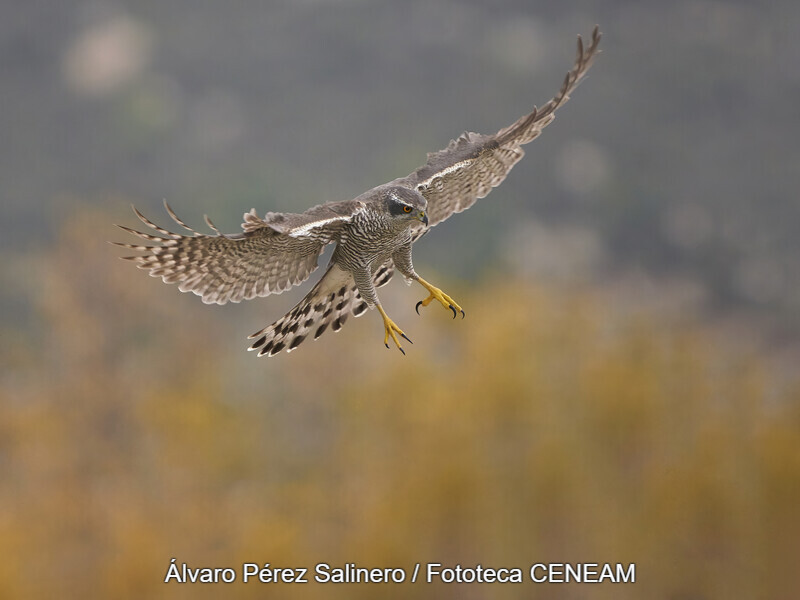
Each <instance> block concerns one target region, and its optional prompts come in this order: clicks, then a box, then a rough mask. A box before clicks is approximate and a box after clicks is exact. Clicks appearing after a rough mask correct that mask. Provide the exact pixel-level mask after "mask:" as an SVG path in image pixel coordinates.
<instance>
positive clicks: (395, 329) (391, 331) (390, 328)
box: [375, 304, 414, 354]
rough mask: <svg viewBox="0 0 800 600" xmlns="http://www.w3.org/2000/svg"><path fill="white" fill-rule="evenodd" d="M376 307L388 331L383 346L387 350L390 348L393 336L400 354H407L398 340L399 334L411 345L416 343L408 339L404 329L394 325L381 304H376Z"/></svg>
mask: <svg viewBox="0 0 800 600" xmlns="http://www.w3.org/2000/svg"><path fill="white" fill-rule="evenodd" d="M375 307H376V308H377V309H378V312H379V313H381V316H382V317H383V327H384V329H385V330H386V335H384V336H383V345H384V346H386V347H387V348H388V347H389V336H391V337H392V339H393V340H394V343H395V344H397V349H398V350H400V352H402V353H403V354H405V353H406V351H405V350H403V347H402V346H401V345H400V340H398V339H397V334H398V333H399V334H400V336H401V337H403V338H404V339H405V340H407V341H408V342H409V343H410V344H413V343H414V342H412V341H411V340H410V339H409V338H408V336H407V335H406V334H405V333H403V330H402V329H400V328H399V327H398V326H397V325H395V324H394V321H392V320H391V319H390V318H389V315H387V314H386V311H385V310H383V307H382V306H381V305H380V304H376V305H375Z"/></svg>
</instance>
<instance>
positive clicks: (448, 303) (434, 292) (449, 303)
mask: <svg viewBox="0 0 800 600" xmlns="http://www.w3.org/2000/svg"><path fill="white" fill-rule="evenodd" d="M417 281H419V283H420V285H421V286H422V287H424V288H425V289H426V290H428V292H429V293H430V296H428V297H427V298H425V300H420V301H419V302H417V306H416V307H415V309H416V311H417V314H419V307H420V305H422V306H428V304H430V303H431V302H433V301H434V300H438V301H439V302H440V303H441V305H442V306H444V307H445V308H449V309H450V310H452V311H453V318H454V319H455V318H456V315H457V314H458V313H459V312H460V313H461V318H462V319H463V318H464V309H462V308H461V307H460V306H459V305H458V303H457V302H456V301H455V300H453V299H452V298H451V297H450V296H448V295H447V294H445V293H444V292H443V291H442V290H440V289H439V288H437V287H436V286H433V285H431V284H430V283H428V282H427V281H425V280H424V279H423V278H422V277H419V276H418V277H417Z"/></svg>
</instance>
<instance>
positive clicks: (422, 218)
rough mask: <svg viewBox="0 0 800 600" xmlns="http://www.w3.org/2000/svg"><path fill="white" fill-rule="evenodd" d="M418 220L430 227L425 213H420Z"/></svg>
mask: <svg viewBox="0 0 800 600" xmlns="http://www.w3.org/2000/svg"><path fill="white" fill-rule="evenodd" d="M417 219H419V221H420V222H421V223H423V224H424V225H426V226H427V225H428V215H426V214H425V211H420V212H419V215H418V216H417Z"/></svg>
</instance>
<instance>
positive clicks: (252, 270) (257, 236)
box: [113, 200, 364, 304]
mask: <svg viewBox="0 0 800 600" xmlns="http://www.w3.org/2000/svg"><path fill="white" fill-rule="evenodd" d="M164 206H165V207H166V209H167V212H168V213H169V215H170V217H172V219H173V220H174V221H175V222H176V223H177V224H178V225H180V226H181V227H183V228H184V229H186V230H187V231H189V232H190V233H191V234H192V235H181V234H179V233H173V232H171V231H169V230H167V229H164V228H162V227H159V226H158V225H156V224H155V223H153V222H152V221H150V220H149V219H147V218H146V217H145V216H144V215H142V213H140V212H139V211H138V210H136V208H134V209H133V210H134V212H135V213H136V216H137V217H139V219H140V220H141V221H142V222H143V223H144V224H145V225H147V226H148V227H150V228H151V229H154V230H155V231H156V232H158V233H160V234H161V235H162V236H164V237H161V236H157V235H152V234H149V233H143V232H141V231H136V230H135V229H131V228H129V227H125V226H123V225H119V227H121V228H122V229H124V230H125V231H127V232H129V233H132V234H133V235H135V236H137V237H139V238H142V239H143V240H146V241H148V242H152V243H153V245H140V244H123V243H119V242H113V243H114V244H116V245H117V246H122V247H123V248H129V249H131V250H138V251H141V252H143V253H144V254H140V255H138V256H126V257H124V258H125V259H126V260H130V261H133V262H134V263H136V265H137V266H138V267H139V268H140V269H144V270H146V271H148V272H149V273H150V275H151V276H153V277H161V278H162V279H163V280H164V282H165V283H177V284H178V287H179V288H180V290H181V291H182V292H193V293H195V294H197V295H198V296H200V297H202V299H203V302H205V303H206V304H214V303H216V304H225V303H226V302H240V301H241V300H249V299H251V298H255V297H256V296H268V295H269V294H280V293H281V292H283V291H286V290H288V289H289V288H290V287H292V286H294V285H297V284H299V283H302V282H303V281H305V280H306V279H308V276H309V275H311V273H312V272H313V271H314V270H315V269H316V268H317V259H318V258H319V255H320V254H321V253H322V250H323V249H324V247H325V246H326V245H327V244H330V243H332V242H336V241H337V240H338V239H339V234H340V232H341V229H342V226H343V225H344V224H345V223H347V222H349V221H350V220H351V219H352V218H353V215H355V214H356V213H357V212H359V211H361V210H363V207H364V204H363V203H362V202H360V201H357V200H348V201H345V202H331V203H328V204H323V205H320V206H315V207H313V208H310V209H308V210H307V211H306V212H304V213H302V214H291V213H267V215H266V217H265V218H264V219H261V218H259V217H258V216H257V215H256V213H255V209H253V210H251V211H250V212H249V213H245V215H244V223H242V229H243V230H244V231H243V233H238V234H233V235H226V234H222V233H220V231H219V230H218V229H217V228H216V227H215V226H214V224H213V223H211V221H210V220H209V219H208V217H206V223H207V224H208V226H209V227H210V228H211V229H212V230H213V231H214V233H213V234H211V235H209V234H204V233H199V232H197V231H195V230H194V229H192V228H191V227H189V226H188V225H186V224H185V223H184V222H183V221H181V220H180V219H179V218H178V216H177V215H176V214H175V213H174V212H173V211H172V209H171V208H170V207H169V205H167V203H166V202H165V203H164Z"/></svg>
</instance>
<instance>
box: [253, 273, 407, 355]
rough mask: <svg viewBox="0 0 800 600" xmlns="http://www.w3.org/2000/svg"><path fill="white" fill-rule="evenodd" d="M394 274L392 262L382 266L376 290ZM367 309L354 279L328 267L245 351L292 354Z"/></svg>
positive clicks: (257, 333)
mask: <svg viewBox="0 0 800 600" xmlns="http://www.w3.org/2000/svg"><path fill="white" fill-rule="evenodd" d="M393 274H394V266H393V265H392V263H391V261H390V262H387V263H386V264H384V265H382V266H381V267H380V268H379V269H378V270H377V271H376V272H375V274H374V275H373V281H374V283H375V287H380V286H383V285H386V284H387V283H388V282H389V280H390V279H391V278H392V275H393ZM367 308H368V306H367V303H366V302H365V301H364V300H363V299H362V298H361V294H360V293H359V292H358V288H357V287H356V284H355V281H354V280H353V276H352V275H351V274H350V273H349V272H347V271H343V270H342V269H340V268H339V267H337V266H336V265H331V266H330V267H328V270H327V271H326V272H325V275H323V277H322V279H320V280H319V282H318V283H317V285H315V286H314V288H313V289H312V290H311V291H310V292H309V293H308V294H307V295H306V297H305V298H303V299H302V300H301V301H300V302H299V303H298V304H297V305H296V306H295V307H294V308H293V309H292V310H290V311H289V312H288V313H286V314H285V315H284V316H283V317H281V318H280V319H278V320H277V321H275V322H274V323H273V324H272V325H268V326H267V327H265V328H264V329H261V330H259V331H257V332H255V333H253V334H251V335H250V336H248V338H247V339H250V340H253V339H254V340H255V341H254V342H253V343H252V345H251V346H250V347H249V348H248V350H257V351H258V356H274V355H275V354H278V353H279V352H281V351H283V350H286V351H287V352H291V351H292V350H294V349H295V348H297V347H298V346H299V345H300V344H302V343H303V342H304V341H305V340H306V339H307V338H308V337H309V336H312V337H313V338H314V339H315V340H316V339H317V338H319V336H321V335H322V334H323V333H325V331H326V330H327V329H328V328H330V329H331V330H333V331H339V330H340V329H341V328H342V326H343V325H344V324H345V322H346V321H347V319H348V317H349V316H350V315H351V314H352V315H353V316H355V317H360V316H361V315H363V314H364V313H365V312H366V311H367Z"/></svg>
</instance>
